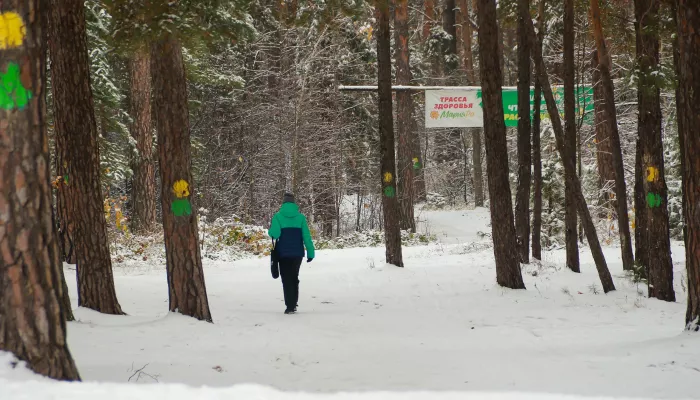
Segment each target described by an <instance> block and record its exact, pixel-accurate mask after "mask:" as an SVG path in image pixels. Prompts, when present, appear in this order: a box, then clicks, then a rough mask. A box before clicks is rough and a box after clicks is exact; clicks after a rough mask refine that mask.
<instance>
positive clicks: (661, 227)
mask: <svg viewBox="0 0 700 400" xmlns="http://www.w3.org/2000/svg"><path fill="white" fill-rule="evenodd" d="M634 9H635V15H636V18H637V21H636V23H635V31H636V38H637V41H636V42H637V65H638V67H639V80H638V89H637V97H638V102H639V106H638V107H639V119H638V125H637V126H638V130H639V143H640V145H641V146H640V149H638V151H639V150H641V153H642V156H641V161H642V163H641V166H642V171H643V172H644V173H645V174H643V175H642V176H643V177H644V175H646V179H642V181H643V182H644V184H643V187H642V189H643V192H644V193H646V194H647V203H648V204H647V205H646V207H645V209H646V221H645V222H646V224H645V226H644V229H645V230H646V232H645V233H644V234H645V236H646V241H645V242H646V245H647V248H646V249H644V250H643V251H644V252H646V257H644V258H645V261H646V262H647V263H648V264H642V266H643V267H644V268H645V269H647V270H648V272H649V273H648V282H649V297H656V298H657V299H659V300H665V301H676V293H675V292H674V290H673V262H672V261H671V239H670V233H669V222H668V207H667V205H668V187H667V186H666V179H665V170H664V149H663V142H662V140H661V98H660V89H659V87H658V85H656V83H655V82H656V78H655V77H654V76H653V75H652V73H653V72H655V71H657V70H658V68H659V33H658V29H659V2H658V1H654V0H635V2H634ZM659 201H660V202H661V204H659ZM637 210H639V209H637ZM637 229H639V227H638V228H637ZM637 261H638V262H639V260H637Z"/></svg>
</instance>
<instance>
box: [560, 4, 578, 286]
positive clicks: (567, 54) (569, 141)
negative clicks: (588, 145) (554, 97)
mask: <svg viewBox="0 0 700 400" xmlns="http://www.w3.org/2000/svg"><path fill="white" fill-rule="evenodd" d="M575 22H576V19H575V16H574V0H564V135H565V142H566V143H565V144H566V146H567V148H568V149H567V152H566V153H567V154H568V157H571V161H572V162H573V163H574V164H576V98H575V97H574V96H575V93H574V91H575V85H576V66H575V61H574V42H575V39H576V34H575V32H574V28H575V26H576V23H575ZM573 192H574V188H572V187H571V181H569V180H565V182H564V204H565V207H564V208H565V217H564V226H565V241H566V266H567V267H568V268H569V269H570V270H572V271H574V272H581V265H580V260H579V254H578V237H577V228H576V225H577V219H576V204H575V200H574V193H573Z"/></svg>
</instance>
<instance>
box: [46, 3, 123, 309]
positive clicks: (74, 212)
mask: <svg viewBox="0 0 700 400" xmlns="http://www.w3.org/2000/svg"><path fill="white" fill-rule="evenodd" d="M48 20H49V27H50V28H49V36H48V38H49V49H50V53H51V76H52V81H51V83H52V87H51V88H52V91H53V106H54V119H55V132H56V167H57V170H58V171H60V173H61V175H62V176H63V179H62V184H61V185H60V187H59V190H58V197H59V203H60V204H62V205H63V206H64V209H63V211H64V213H63V214H62V215H60V217H61V218H63V219H68V220H69V223H70V225H69V226H70V229H69V231H68V232H66V233H67V234H68V235H69V236H70V242H71V243H72V244H73V249H74V251H75V257H76V260H75V261H76V269H77V275H78V305H79V306H81V307H87V308H92V309H94V310H96V311H99V312H103V313H106V314H123V312H122V309H121V306H120V305H119V302H118V301H117V294H116V291H115V289H114V277H113V275H112V261H111V259H110V254H109V243H108V241H107V223H106V221H105V215H104V209H103V207H104V205H103V196H102V188H101V185H100V152H99V147H98V143H97V136H98V133H97V124H96V122H95V112H94V105H93V98H92V89H91V88H90V65H89V60H88V52H87V41H86V40H87V39H86V31H85V5H84V3H83V2H82V1H80V0H65V1H60V2H52V3H51V6H50V8H49V14H48ZM62 222H65V221H62ZM63 225H65V224H63Z"/></svg>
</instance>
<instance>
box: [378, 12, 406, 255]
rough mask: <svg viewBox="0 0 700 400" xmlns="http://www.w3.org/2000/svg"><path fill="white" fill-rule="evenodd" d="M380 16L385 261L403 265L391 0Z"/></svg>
mask: <svg viewBox="0 0 700 400" xmlns="http://www.w3.org/2000/svg"><path fill="white" fill-rule="evenodd" d="M374 15H375V18H376V19H377V75H378V76H377V82H378V85H379V87H378V95H379V96H378V97H379V137H380V139H379V141H380V147H381V151H380V155H381V163H380V164H381V171H380V172H381V179H382V192H383V193H382V194H383V195H382V208H383V215H384V238H385V242H386V262H387V263H388V264H391V265H395V266H397V267H403V255H402V251H401V230H400V229H399V223H400V218H401V217H400V211H399V204H398V201H397V199H396V182H395V181H394V179H395V177H396V157H395V155H394V118H393V117H394V116H393V109H392V104H391V103H392V101H391V43H390V42H391V33H390V30H389V0H376V1H375V8H374Z"/></svg>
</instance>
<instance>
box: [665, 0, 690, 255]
mask: <svg viewBox="0 0 700 400" xmlns="http://www.w3.org/2000/svg"><path fill="white" fill-rule="evenodd" d="M669 3H670V5H671V14H672V18H673V24H674V25H675V26H677V25H678V2H677V1H676V0H671V1H670V2H669ZM680 63H681V58H680V40H679V39H678V35H673V68H674V70H675V71H676V80H678V79H680V76H681V64H680ZM675 94H676V109H677V110H678V112H677V113H676V125H677V128H678V144H679V147H680V154H681V157H680V159H681V160H680V161H681V162H680V164H681V182H685V139H684V138H685V135H684V132H685V129H684V127H683V123H684V118H682V116H681V110H684V109H685V106H684V105H683V96H681V88H680V86H679V85H676V93H675ZM681 196H682V199H681V203H682V204H681V206H682V207H681V208H682V209H684V210H685V207H686V206H685V198H686V196H685V186H684V185H682V184H681ZM683 221H684V223H683V243H684V244H685V248H686V249H687V248H688V224H687V223H686V220H685V217H684V219H683Z"/></svg>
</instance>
